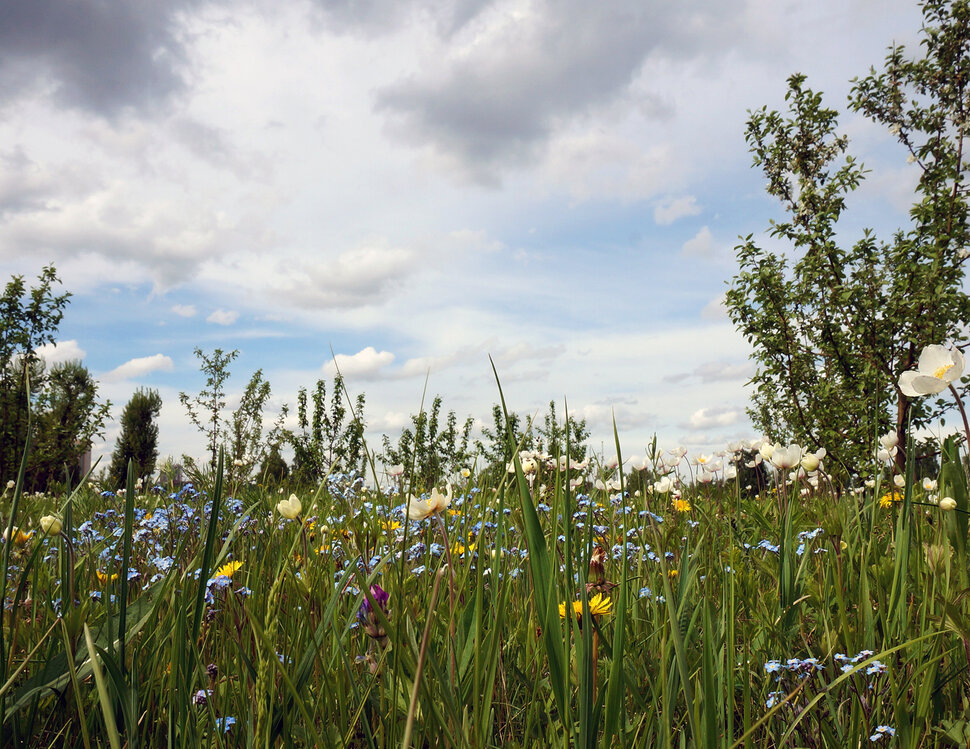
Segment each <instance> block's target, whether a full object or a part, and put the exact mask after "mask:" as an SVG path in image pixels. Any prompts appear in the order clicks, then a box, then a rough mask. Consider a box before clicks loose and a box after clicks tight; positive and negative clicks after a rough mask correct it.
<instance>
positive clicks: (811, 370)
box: [727, 0, 970, 473]
mask: <svg viewBox="0 0 970 749" xmlns="http://www.w3.org/2000/svg"><path fill="white" fill-rule="evenodd" d="M923 15H924V23H925V26H924V39H923V45H924V48H925V56H924V57H922V58H920V59H913V60H907V59H906V58H905V57H904V50H903V48H902V47H895V48H892V49H891V50H890V52H889V55H888V56H887V58H886V63H885V68H884V70H883V72H881V73H877V72H876V71H875V70H872V71H871V73H870V75H869V76H867V77H866V78H864V79H862V80H858V81H856V82H855V86H854V88H853V91H852V96H851V99H850V103H851V106H852V108H853V109H855V110H857V111H860V112H862V113H863V114H865V115H866V116H867V117H869V118H870V119H872V120H874V121H876V122H879V123H880V124H882V125H885V126H886V127H887V128H888V129H889V130H890V132H892V133H893V134H894V136H895V137H896V138H897V139H898V141H899V143H900V144H901V145H902V146H903V148H904V150H905V152H908V154H909V160H910V162H912V163H913V164H914V166H913V168H914V169H918V170H919V173H920V180H919V184H918V186H917V188H916V191H917V192H916V197H915V201H914V204H913V207H912V209H911V211H910V219H911V221H910V226H909V228H908V229H900V230H899V231H897V232H896V233H895V235H894V236H893V237H892V239H891V240H889V241H879V240H877V239H876V237H875V236H874V235H873V234H872V232H871V231H869V230H866V231H864V232H862V236H861V237H860V238H859V239H858V240H857V241H856V242H855V243H853V244H846V243H845V237H844V231H843V230H842V228H841V227H840V225H839V220H840V219H841V218H842V216H843V213H844V211H845V208H846V197H847V195H848V194H849V193H850V192H852V191H853V190H855V189H856V187H857V186H858V185H859V183H860V181H861V180H862V179H863V176H864V173H865V171H864V169H863V167H862V166H861V165H860V164H858V163H857V162H856V161H855V160H854V159H853V158H852V157H851V156H848V155H846V152H847V149H848V139H847V138H846V137H845V136H841V135H838V134H837V133H836V128H837V112H836V111H835V110H832V109H828V108H825V107H823V106H822V99H821V96H820V95H819V94H817V93H815V92H814V91H812V90H811V89H809V88H808V87H807V86H806V85H805V77H804V76H802V75H794V76H792V77H791V78H790V79H789V90H788V94H787V96H786V99H787V102H788V108H789V115H788V116H785V115H782V114H779V113H778V112H769V111H767V109H764V108H763V109H761V110H759V111H757V112H755V113H753V114H752V115H751V118H750V120H749V121H748V128H747V132H746V139H747V142H748V144H749V146H750V147H751V150H752V152H753V153H754V161H755V164H756V165H757V166H759V167H761V169H762V170H763V172H764V174H765V177H766V178H767V180H768V185H767V189H768V192H769V193H770V194H771V195H773V196H775V197H777V198H778V199H779V200H780V201H781V203H782V206H783V207H784V209H785V211H786V213H787V218H786V219H785V220H783V221H779V222H772V225H771V230H770V234H771V236H772V237H773V238H775V239H778V240H782V242H783V244H784V245H785V246H787V248H788V250H787V251H772V250H766V249H763V248H761V247H759V246H758V245H757V244H756V243H755V241H754V239H753V238H752V237H751V236H748V237H747V238H746V239H745V240H744V242H743V244H742V245H740V246H739V247H738V248H737V251H738V260H739V264H740V270H739V272H738V274H737V275H736V276H735V277H734V280H733V283H732V286H731V289H730V290H729V291H728V293H727V307H728V312H729V314H730V316H731V319H732V320H733V322H734V323H735V325H737V327H738V329H739V330H740V331H741V332H742V333H743V334H744V336H745V338H747V340H748V341H749V342H750V343H751V344H752V345H753V347H754V355H755V358H756V360H757V362H758V369H757V372H756V374H755V376H754V378H753V379H752V384H753V385H754V387H755V391H754V395H753V405H752V407H751V408H750V409H749V411H748V413H749V415H750V416H751V418H752V421H753V422H754V424H755V425H756V426H757V427H759V428H760V429H762V430H764V432H765V433H766V434H767V435H769V436H770V437H772V438H774V439H779V440H796V441H798V442H799V443H802V444H805V445H808V446H810V447H811V448H813V449H815V448H817V447H825V448H826V449H827V450H828V452H829V456H830V461H831V462H834V463H836V464H837V465H839V466H841V468H842V470H843V471H844V472H846V473H848V472H854V471H857V470H858V469H859V468H860V467H861V466H862V465H864V464H866V463H867V462H868V461H870V460H871V445H872V444H873V438H874V437H875V436H876V435H877V434H879V433H881V432H884V431H885V430H887V429H889V428H892V429H893V430H894V431H895V432H896V433H897V434H898V435H899V437H900V444H901V445H902V444H905V439H904V438H903V433H904V431H905V429H906V427H907V424H908V422H909V421H910V419H912V423H913V425H914V426H919V425H922V424H925V423H927V421H928V420H929V419H931V418H935V417H936V416H938V415H939V414H940V413H942V411H943V410H945V409H946V408H947V407H948V406H949V405H951V404H947V403H945V402H944V401H943V400H939V401H937V403H936V404H935V406H934V405H933V404H932V403H929V402H911V401H909V400H908V399H907V398H906V397H905V396H903V394H902V392H900V390H899V387H898V384H897V383H898V377H899V374H900V373H901V372H902V371H904V370H907V369H913V368H914V367H915V364H916V361H917V359H918V357H919V353H920V351H921V350H922V348H923V347H924V346H926V345H928V344H931V343H942V342H944V341H947V340H952V339H957V338H958V337H959V336H960V335H961V334H962V331H963V329H964V328H963V326H964V325H965V324H966V322H967V320H968V319H970V297H968V296H967V294H966V293H964V290H963V278H964V273H963V264H964V262H965V260H966V257H967V252H966V248H967V246H968V240H970V235H968V224H967V210H968V206H967V186H966V182H965V176H964V172H965V161H964V156H963V146H964V141H965V138H966V128H967V123H968V122H970V98H968V92H970V88H968V87H970V4H968V2H967V1H966V0H963V1H961V2H946V1H945V0H928V1H927V2H925V3H924V4H923ZM790 257H791V258H792V259H789V258H790ZM890 409H892V413H890ZM898 459H899V460H900V461H902V459H903V456H902V451H900V454H899V457H898ZM831 462H830V465H831Z"/></svg>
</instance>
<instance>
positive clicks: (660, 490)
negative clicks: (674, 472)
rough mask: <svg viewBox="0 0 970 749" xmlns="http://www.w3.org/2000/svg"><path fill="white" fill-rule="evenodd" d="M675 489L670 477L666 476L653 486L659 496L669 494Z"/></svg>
mask: <svg viewBox="0 0 970 749" xmlns="http://www.w3.org/2000/svg"><path fill="white" fill-rule="evenodd" d="M673 488H674V482H673V481H672V480H671V479H670V476H664V477H663V478H662V479H660V480H659V481H657V482H656V483H654V485H653V490H654V491H655V492H657V494H668V493H669V492H670V490H671V489H673Z"/></svg>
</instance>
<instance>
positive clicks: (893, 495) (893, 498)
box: [879, 491, 903, 510]
mask: <svg viewBox="0 0 970 749" xmlns="http://www.w3.org/2000/svg"><path fill="white" fill-rule="evenodd" d="M902 501H903V496H902V495H901V494H900V493H899V492H897V491H891V492H886V493H885V494H883V495H882V496H881V497H879V506H880V507H881V508H882V509H884V510H885V509H887V508H889V507H892V506H893V502H902Z"/></svg>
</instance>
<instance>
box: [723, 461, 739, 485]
mask: <svg viewBox="0 0 970 749" xmlns="http://www.w3.org/2000/svg"><path fill="white" fill-rule="evenodd" d="M737 477H738V469H737V468H735V467H734V466H733V465H730V466H728V467H727V468H725V469H724V478H725V479H727V480H729V481H730V480H731V479H736V478H737Z"/></svg>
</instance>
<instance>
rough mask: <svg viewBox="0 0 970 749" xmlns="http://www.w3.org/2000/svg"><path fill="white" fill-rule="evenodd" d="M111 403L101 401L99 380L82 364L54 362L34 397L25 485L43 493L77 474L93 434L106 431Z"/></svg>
mask: <svg viewBox="0 0 970 749" xmlns="http://www.w3.org/2000/svg"><path fill="white" fill-rule="evenodd" d="M110 409H111V402H110V401H106V402H104V403H101V402H100V401H99V400H98V384H97V382H96V381H95V379H94V377H92V375H91V373H90V372H89V371H88V370H87V367H85V366H84V365H83V364H81V363H80V362H76V361H75V362H64V363H62V364H55V365H54V366H53V367H51V369H50V371H49V372H48V373H47V374H46V376H45V378H44V387H43V389H42V390H41V392H40V394H39V395H38V396H37V398H36V402H35V404H34V406H33V412H34V421H35V426H34V435H35V437H34V447H33V449H32V450H31V452H30V456H29V458H28V462H27V486H28V487H29V488H30V489H31V490H33V491H41V490H44V489H46V488H50V487H52V486H53V484H54V482H64V484H65V485H67V486H70V485H71V484H72V483H74V482H76V481H77V480H78V479H79V478H80V475H79V467H80V466H79V461H80V459H81V456H82V455H84V453H86V452H87V451H88V450H89V449H90V448H91V444H92V442H93V440H94V438H95V437H101V436H103V435H104V426H105V422H106V421H107V419H108V415H109V413H110Z"/></svg>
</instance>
